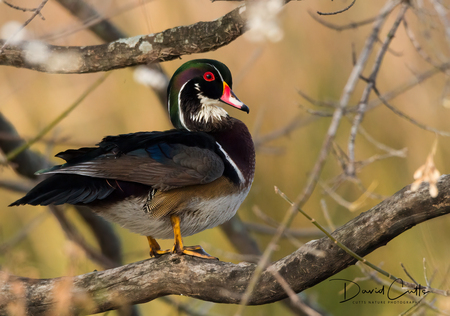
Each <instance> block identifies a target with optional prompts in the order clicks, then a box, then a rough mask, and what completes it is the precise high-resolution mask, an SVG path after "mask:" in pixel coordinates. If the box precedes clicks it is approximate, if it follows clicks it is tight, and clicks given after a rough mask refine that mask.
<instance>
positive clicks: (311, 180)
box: [295, 0, 398, 206]
mask: <svg viewBox="0 0 450 316" xmlns="http://www.w3.org/2000/svg"><path fill="white" fill-rule="evenodd" d="M397 4H398V1H397V0H393V1H388V2H387V3H386V4H385V6H384V7H383V8H382V9H381V12H380V14H379V15H378V18H377V20H376V22H375V23H374V27H373V29H372V33H371V34H370V36H369V38H368V39H367V40H366V44H365V46H364V48H363V50H362V52H361V54H360V56H359V58H358V61H357V63H356V65H355V66H354V67H353V69H352V72H351V74H350V76H349V78H348V80H347V84H346V85H345V87H344V91H343V93H342V96H341V99H340V102H339V107H338V108H337V109H336V110H335V111H334V114H333V118H332V120H331V124H330V126H329V128H328V131H327V135H326V136H325V140H324V141H323V143H322V147H321V149H320V152H319V156H318V158H317V160H316V163H315V164H314V167H313V168H312V170H311V173H310V175H309V177H308V180H307V183H306V186H305V189H304V190H303V192H302V193H301V194H300V195H299V196H298V197H297V199H296V203H295V205H296V206H302V205H303V204H304V203H305V202H306V200H307V199H308V198H309V196H310V195H311V194H312V192H313V191H314V188H315V185H316V183H317V180H318V178H319V176H320V173H321V171H322V169H323V166H324V164H325V161H326V158H327V156H328V153H329V150H330V147H331V144H332V143H333V139H334V137H335V135H336V132H337V129H338V127H339V125H340V121H341V119H342V117H343V115H344V112H345V108H346V107H347V105H348V103H349V100H350V96H351V94H352V93H353V91H354V89H355V87H356V84H357V82H358V80H359V78H360V76H361V73H362V71H363V69H364V67H365V65H366V63H367V61H368V59H369V56H370V53H371V52H372V49H373V46H374V44H375V42H376V39H377V37H378V33H379V32H380V29H381V27H382V25H383V23H384V21H385V19H386V17H387V15H388V14H387V13H388V12H391V11H392V10H393V9H394V8H395V6H396V5H397Z"/></svg>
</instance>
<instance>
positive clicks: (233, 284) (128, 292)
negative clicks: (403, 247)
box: [0, 175, 450, 315]
mask: <svg viewBox="0 0 450 316" xmlns="http://www.w3.org/2000/svg"><path fill="white" fill-rule="evenodd" d="M448 213H450V176H449V175H446V176H443V177H442V178H441V180H440V182H439V195H438V197H436V198H431V197H430V195H429V194H428V190H427V188H426V187H425V186H422V187H421V189H419V190H418V191H416V192H411V191H410V190H409V186H407V187H405V188H403V189H402V190H401V191H399V192H397V193H396V194H394V195H393V196H392V197H390V198H388V199H387V200H385V201H383V202H381V203H380V204H378V205H377V206H375V207H373V208H372V209H371V210H369V211H367V212H365V213H362V214H360V215H359V216H358V217H356V218H355V219H353V220H351V221H350V222H348V223H347V224H345V225H344V226H342V227H340V228H338V229H337V230H336V231H335V232H333V234H332V235H333V237H334V238H336V239H338V240H339V241H341V242H342V243H344V244H345V245H346V246H347V247H349V248H350V249H352V250H353V251H355V252H356V253H358V254H359V255H361V256H365V255H367V254H369V253H371V252H372V251H374V250H375V249H377V248H378V247H381V246H384V245H385V244H386V243H388V242H389V241H390V240H392V239H393V238H395V237H396V236H398V235H400V234H401V233H403V232H404V231H405V230H408V229H410V228H411V227H413V226H415V225H417V224H419V223H421V222H424V221H426V220H429V219H431V218H435V217H438V216H441V215H444V214H448ZM317 251H320V253H322V255H321V256H317V255H316V253H317ZM354 263H355V259H354V258H353V257H351V256H349V255H347V254H345V253H344V251H343V250H342V249H340V248H339V247H337V246H336V245H334V243H333V242H332V241H330V239H328V238H326V237H325V238H321V239H319V240H314V241H311V242H309V243H307V244H306V245H304V246H302V247H301V248H299V249H298V250H297V251H295V252H294V253H292V254H291V255H289V256H287V257H285V258H283V259H281V260H279V261H277V262H275V263H274V264H273V265H272V266H271V269H273V270H274V271H277V272H278V273H279V274H280V275H281V276H282V277H283V278H284V279H285V280H286V282H287V284H288V286H289V287H290V288H291V289H292V290H293V291H294V292H295V293H299V292H301V291H303V290H305V289H307V288H309V287H311V286H313V285H315V284H317V283H320V282H321V281H323V280H325V279H327V278H328V277H330V276H331V275H334V274H335V273H337V272H339V271H341V270H343V269H345V268H346V267H348V266H350V265H352V264H354ZM255 268H256V265H255V264H249V263H240V264H237V265H236V264H232V263H227V262H221V261H212V260H202V259H199V258H195V257H190V256H178V255H165V256H162V257H160V258H157V259H148V260H145V261H140V262H136V263H132V264H128V265H125V266H121V267H118V268H114V269H110V270H106V271H101V272H91V273H88V274H85V275H80V276H76V277H68V279H70V280H71V281H72V283H73V286H72V288H71V293H72V295H78V296H77V297H80V296H81V297H85V298H86V299H89V300H92V301H94V302H95V305H96V306H95V307H93V309H92V310H90V311H89V312H91V313H94V312H102V311H107V310H111V309H117V308H119V307H120V305H121V304H138V303H143V302H148V301H151V300H153V299H155V298H157V297H161V296H165V295H168V294H178V295H180V294H182V295H186V296H190V297H195V298H198V299H202V300H207V301H212V302H221V303H234V304H237V303H239V302H240V300H241V298H242V294H243V293H244V292H245V289H246V288H247V285H248V282H249V280H250V278H251V276H252V275H253V273H254V270H255ZM1 279H2V281H0V297H3V298H4V299H3V301H2V302H1V303H0V304H1V305H0V314H4V310H5V308H6V306H7V305H8V304H9V303H11V302H14V301H15V300H19V299H21V297H17V296H15V295H14V294H13V293H12V292H11V284H12V283H13V282H19V283H20V284H22V285H23V286H24V287H25V289H26V291H25V293H24V295H25V297H26V300H27V303H26V304H27V311H28V313H29V314H32V315H43V314H44V313H45V312H46V311H48V310H51V309H52V307H54V306H55V304H57V301H56V300H57V298H56V297H54V296H53V295H52V294H51V293H52V290H53V289H54V287H55V286H56V285H57V284H58V282H61V280H63V279H61V278H56V279H45V280H35V279H28V278H19V277H14V276H8V277H6V278H5V277H3V278H1ZM64 279H66V278H64ZM174 284H176V285H177V286H174ZM218 289H219V290H218ZM425 289H428V288H425ZM436 292H438V293H439V294H442V295H448V294H449V293H448V291H441V290H439V291H436ZM230 293H232V294H233V295H230ZM286 296H287V295H286V293H285V291H284V290H283V288H282V287H281V286H280V285H279V284H278V282H276V281H275V278H274V277H273V275H272V273H271V272H270V271H267V270H266V269H264V271H263V272H262V274H261V276H260V280H259V281H258V283H257V286H256V287H254V290H253V292H252V295H251V296H250V298H249V301H248V303H249V304H251V305H259V304H266V303H270V302H275V301H278V300H280V299H283V298H285V297H286ZM117 297H120V298H121V300H120V301H119V300H117ZM78 301H79V302H80V300H78ZM81 303H83V301H81ZM71 309H72V310H74V309H76V306H72V307H71Z"/></svg>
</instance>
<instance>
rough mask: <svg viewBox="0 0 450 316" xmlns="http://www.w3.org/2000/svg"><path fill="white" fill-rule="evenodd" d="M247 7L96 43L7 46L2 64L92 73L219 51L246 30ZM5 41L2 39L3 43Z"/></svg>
mask: <svg viewBox="0 0 450 316" xmlns="http://www.w3.org/2000/svg"><path fill="white" fill-rule="evenodd" d="M244 25H245V6H240V7H238V8H236V9H234V10H232V11H231V12H229V13H227V14H225V15H224V16H222V17H220V18H219V19H217V20H214V21H211V22H198V23H195V24H192V25H188V26H179V27H175V28H172V29H168V30H166V31H163V32H160V33H156V34H150V35H141V36H135V37H131V38H125V39H119V40H117V41H114V42H111V43H108V44H103V45H94V46H82V47H78V46H54V45H48V44H45V43H42V42H21V43H20V44H17V45H7V46H6V47H5V48H4V50H3V53H2V54H0V65H6V66H14V67H19V68H28V69H32V70H36V71H42V72H50V73H91V72H99V71H108V70H112V69H117V68H125V67H130V66H136V65H141V64H149V63H155V62H162V61H168V60H172V59H175V58H179V57H180V56H183V55H189V54H194V53H203V52H208V51H212V50H216V49H218V48H220V47H222V46H225V45H227V44H229V43H230V42H232V41H233V40H235V39H236V38H237V37H239V36H240V35H241V34H242V33H243V32H244ZM3 43H4V41H1V40H0V45H3Z"/></svg>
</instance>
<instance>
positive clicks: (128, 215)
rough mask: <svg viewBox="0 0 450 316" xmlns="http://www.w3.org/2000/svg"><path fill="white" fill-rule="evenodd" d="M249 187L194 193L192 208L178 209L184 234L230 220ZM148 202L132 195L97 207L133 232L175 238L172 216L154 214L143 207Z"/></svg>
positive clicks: (107, 217) (190, 233)
mask: <svg viewBox="0 0 450 316" xmlns="http://www.w3.org/2000/svg"><path fill="white" fill-rule="evenodd" d="M249 190H250V188H248V189H247V190H246V191H244V192H241V193H240V194H235V195H231V196H230V195H225V196H222V197H216V198H214V199H205V200H202V201H199V200H198V199H199V198H198V197H193V198H192V200H191V204H192V208H190V207H188V208H187V209H185V210H180V211H178V212H177V215H179V216H180V219H181V225H180V226H181V235H182V236H190V235H193V234H196V233H198V232H201V231H203V230H205V229H208V228H213V227H216V226H218V225H220V224H223V223H224V222H226V221H228V220H229V219H231V218H232V217H233V216H234V214H236V211H237V210H238V208H239V206H240V205H241V203H242V202H243V201H244V199H245V197H246V196H247V194H248V191H249ZM145 203H146V197H142V198H136V197H133V198H129V199H126V200H124V201H121V202H119V203H116V204H114V205H110V206H109V207H108V209H98V211H101V213H100V215H101V216H103V217H105V218H106V219H107V220H110V221H112V222H115V223H118V224H119V225H121V226H122V227H124V228H127V229H129V230H131V231H132V232H134V233H137V234H141V235H144V236H152V237H153V238H158V239H169V238H173V230H172V225H171V223H170V217H169V216H163V217H159V218H155V217H153V216H152V215H151V214H149V213H146V212H145V211H144V209H145V208H144V206H145ZM95 210H96V209H95V208H94V211H95Z"/></svg>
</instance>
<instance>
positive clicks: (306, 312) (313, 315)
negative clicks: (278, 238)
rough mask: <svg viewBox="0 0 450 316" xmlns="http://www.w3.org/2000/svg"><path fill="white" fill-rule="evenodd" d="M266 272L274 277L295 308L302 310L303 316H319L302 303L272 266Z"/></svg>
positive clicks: (319, 315)
mask: <svg viewBox="0 0 450 316" xmlns="http://www.w3.org/2000/svg"><path fill="white" fill-rule="evenodd" d="M267 271H269V272H270V273H271V274H272V275H273V276H274V278H275V279H276V280H277V282H278V283H279V284H280V285H281V287H282V288H283V290H284V291H285V292H286V294H287V295H288V297H289V299H290V300H291V302H292V303H293V304H294V305H295V306H297V308H299V309H300V310H302V311H303V312H304V315H307V316H321V314H320V313H318V312H317V311H315V310H314V309H312V308H311V307H309V306H308V305H306V304H305V303H303V302H302V301H301V300H300V298H299V297H298V295H297V293H295V292H294V291H293V290H292V289H291V287H290V286H289V284H288V283H287V282H286V280H285V279H284V278H283V276H282V275H281V274H280V273H279V272H278V271H277V270H275V268H274V266H270V267H269V268H267Z"/></svg>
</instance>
